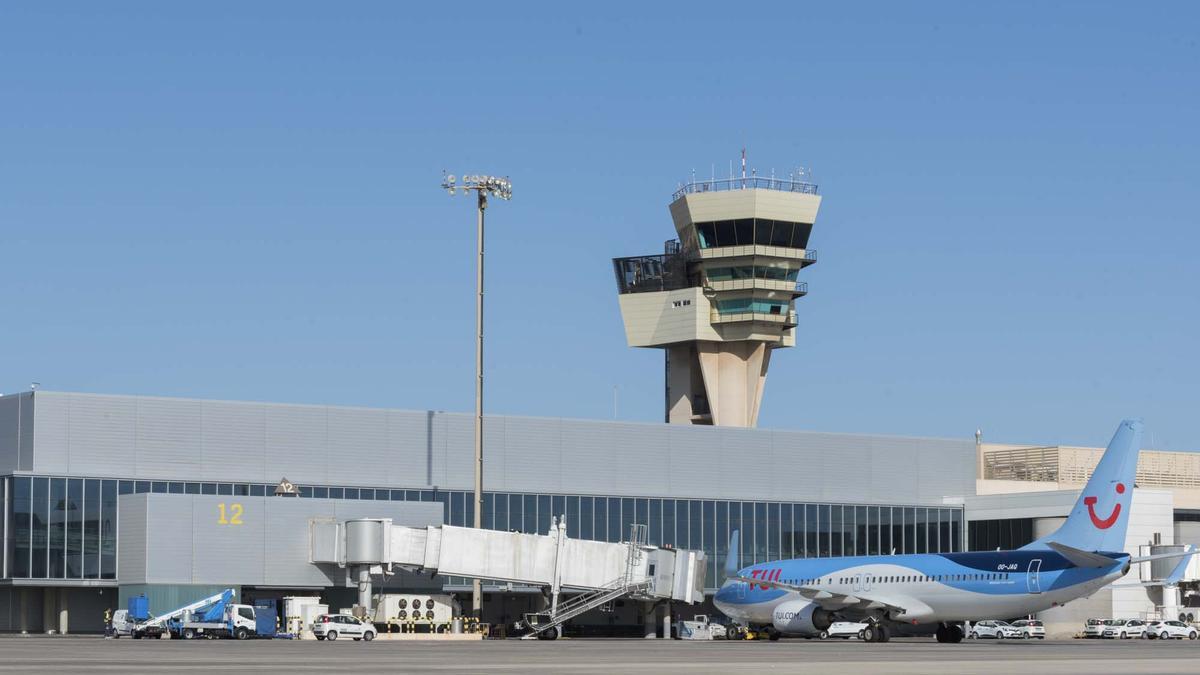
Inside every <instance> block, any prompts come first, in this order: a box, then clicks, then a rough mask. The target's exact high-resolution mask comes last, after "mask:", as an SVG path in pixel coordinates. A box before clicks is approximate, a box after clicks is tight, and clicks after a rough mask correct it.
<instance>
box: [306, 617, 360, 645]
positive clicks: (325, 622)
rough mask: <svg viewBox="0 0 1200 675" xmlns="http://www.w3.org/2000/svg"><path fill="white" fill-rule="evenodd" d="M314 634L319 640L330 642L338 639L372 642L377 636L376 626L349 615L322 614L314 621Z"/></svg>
mask: <svg viewBox="0 0 1200 675" xmlns="http://www.w3.org/2000/svg"><path fill="white" fill-rule="evenodd" d="M312 632H313V635H314V636H316V638H317V639H318V640H329V641H330V642H333V641H334V640H337V639H338V638H351V639H353V640H365V641H367V642H370V641H371V640H374V639H375V635H376V629H375V625H374V624H371V623H367V622H366V621H363V620H362V619H359V618H358V617H355V616H351V615H349V614H322V615H321V616H318V617H317V618H316V620H315V621H313V625H312Z"/></svg>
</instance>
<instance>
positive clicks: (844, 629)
mask: <svg viewBox="0 0 1200 675" xmlns="http://www.w3.org/2000/svg"><path fill="white" fill-rule="evenodd" d="M866 627H867V624H865V623H859V622H857V621H834V622H833V623H832V624H830V625H829V628H826V629H825V630H823V631H821V632H819V633H817V639H818V640H828V639H829V638H841V639H843V640H849V639H850V638H852V637H856V638H858V639H860V640H861V639H862V630H863V629H864V628H866Z"/></svg>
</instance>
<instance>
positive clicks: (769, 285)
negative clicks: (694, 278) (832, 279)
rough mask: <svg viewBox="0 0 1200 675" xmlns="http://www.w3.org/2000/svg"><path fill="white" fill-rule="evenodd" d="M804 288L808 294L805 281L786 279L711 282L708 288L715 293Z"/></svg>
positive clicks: (797, 289)
mask: <svg viewBox="0 0 1200 675" xmlns="http://www.w3.org/2000/svg"><path fill="white" fill-rule="evenodd" d="M801 287H804V291H805V292H807V286H806V285H805V283H804V282H803V281H800V282H796V281H788V280H786V279H763V278H753V279H718V280H710V281H709V282H708V284H707V288H711V289H712V290H714V291H717V292H721V291H753V290H763V291H799V290H801Z"/></svg>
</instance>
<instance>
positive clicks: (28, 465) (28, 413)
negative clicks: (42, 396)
mask: <svg viewBox="0 0 1200 675" xmlns="http://www.w3.org/2000/svg"><path fill="white" fill-rule="evenodd" d="M17 399H18V400H19V401H20V408H21V419H20V422H21V429H20V436H19V438H18V450H20V453H19V454H18V457H17V468H18V469H20V470H21V471H31V470H32V467H33V444H34V439H35V438H36V437H35V436H34V433H33V430H34V429H35V428H37V421H36V419H35V417H34V416H35V415H36V411H37V409H38V406H37V403H36V402H35V399H34V397H33V395H32V394H26V395H23V396H18V397H17Z"/></svg>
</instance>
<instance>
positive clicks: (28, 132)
mask: <svg viewBox="0 0 1200 675" xmlns="http://www.w3.org/2000/svg"><path fill="white" fill-rule="evenodd" d="M754 8H755V9H754V11H745V10H737V9H736V7H735V5H732V4H729V3H720V4H712V5H706V4H704V3H687V4H685V5H680V4H678V3H674V4H671V3H661V4H660V3H635V4H622V3H603V4H599V5H598V4H594V3H593V4H589V5H581V6H579V8H574V7H571V6H569V3H549V4H544V5H540V6H535V5H527V4H520V3H511V4H506V5H497V4H495V3H491V4H481V5H472V4H470V3H456V4H454V5H452V6H436V7H435V3H383V2H380V3H369V2H360V3H343V4H335V3H324V4H317V3H298V2H287V3H282V2H281V3H268V2H259V3H234V2H215V3H192V4H190V5H187V4H184V3H157V2H144V3H131V2H111V3H84V2H80V3H57V2H54V3H24V4H23V5H18V4H16V3H6V4H4V5H3V7H0V58H2V62H3V67H2V68H0V235H2V237H0V272H2V274H3V276H2V278H3V285H2V286H0V288H2V290H0V317H3V318H0V390H4V391H10V392H11V391H17V390H21V389H24V388H26V387H27V386H28V383H29V382H30V381H35V380H36V381H39V382H41V383H42V386H43V387H45V388H49V389H56V390H78V391H98V392H114V393H137V394H157V395H171V396H177V395H178V396H195V397H214V398H235V399H250V400H272V401H294V402H315V403H337V404H350V405H368V406H394V407H401V408H416V409H425V408H432V409H440V410H460V411H466V410H469V409H470V407H471V405H472V375H473V368H474V363H473V352H472V348H473V322H474V315H473V290H474V267H473V259H472V254H473V250H474V227H473V212H472V208H471V205H470V203H469V201H468V200H466V199H463V198H461V197H458V198H451V197H449V196H447V195H446V194H445V193H443V192H442V191H441V190H439V189H438V183H439V181H440V177H441V172H442V169H443V168H445V169H448V170H450V171H451V172H454V173H459V174H461V173H473V172H481V173H482V172H494V173H507V174H509V175H510V176H511V177H512V180H513V183H514V185H515V198H514V199H513V201H512V202H509V203H500V204H496V205H495V206H494V207H493V208H492V209H491V210H490V212H489V214H490V220H489V242H488V244H489V245H488V255H489V258H488V270H487V271H488V285H489V294H488V334H487V338H488V365H487V372H486V375H487V384H488V393H487V405H488V408H489V410H491V411H494V412H497V413H509V414H519V415H542V416H571V417H585V418H610V417H612V416H613V388H614V386H615V387H616V388H617V391H618V396H617V406H616V408H617V409H616V415H617V417H619V418H620V419H626V420H643V421H657V420H660V419H661V417H662V356H661V353H660V352H658V351H657V350H634V349H629V348H627V347H626V346H625V343H624V334H623V330H622V325H621V319H620V313H619V311H618V307H617V302H616V296H615V286H614V282H613V275H612V271H611V264H610V259H611V258H612V257H616V256H623V255H635V254H642V253H652V252H656V251H658V250H660V248H661V245H662V241H663V240H665V239H667V238H668V237H669V236H671V235H673V229H672V227H671V222H670V218H669V216H668V212H667V203H668V201H669V199H670V195H671V192H672V191H673V190H674V188H675V186H676V184H677V182H678V181H679V180H681V179H684V178H686V177H687V176H688V175H689V174H690V172H691V171H692V170H693V169H695V170H696V171H697V173H698V174H700V175H706V174H707V173H709V171H710V170H711V169H710V167H711V166H712V165H713V164H716V165H717V167H718V173H721V172H722V170H721V167H727V166H728V161H729V160H731V159H734V158H735V157H736V156H737V154H738V152H739V151H740V149H741V147H742V146H743V145H744V146H746V147H747V148H748V152H749V158H750V163H751V164H752V165H753V166H756V167H758V169H759V170H760V172H769V171H770V170H771V169H775V170H777V171H779V172H781V173H782V172H785V171H786V170H787V168H789V167H792V166H796V165H805V166H809V167H812V168H813V170H814V173H815V178H816V181H817V182H818V183H820V185H821V190H822V193H823V195H824V200H825V201H824V204H823V207H822V212H821V215H820V218H819V219H818V222H817V225H816V227H815V228H814V231H813V235H812V240H811V245H812V246H813V248H815V249H817V250H818V251H819V252H820V262H819V263H818V264H817V265H815V266H813V267H811V268H809V269H807V270H806V271H805V272H804V277H805V280H807V281H808V282H809V291H810V293H809V295H808V297H806V298H803V299H801V300H800V301H799V302H798V310H799V313H800V316H801V324H800V326H799V328H798V334H797V347H796V348H795V349H790V350H786V351H783V352H780V353H778V354H776V356H775V358H774V359H773V360H772V364H771V372H770V376H769V378H768V382H767V392H766V397H765V400H764V403H763V408H762V415H761V419H760V426H764V427H773V428H794V429H818V430H830V431H861V432H873V433H896V434H920V435H937V436H959V437H970V436H971V435H972V434H973V433H974V431H975V429H976V427H981V428H982V429H983V430H984V434H985V437H986V438H987V439H989V440H996V441H1012V442H1030V443H1047V444H1049V443H1077V444H1103V443H1104V442H1106V441H1107V438H1108V436H1109V435H1110V434H1111V433H1112V430H1113V429H1114V428H1115V425H1116V422H1117V420H1118V419H1119V418H1120V417H1122V416H1128V415H1141V416H1144V417H1145V418H1146V421H1147V426H1148V430H1149V432H1150V438H1149V440H1150V444H1151V445H1153V446H1157V447H1162V448H1167V449H1200V430H1198V429H1197V428H1196V426H1195V425H1194V424H1193V421H1194V419H1195V414H1196V410H1197V408H1198V407H1200V406H1198V404H1200V394H1198V393H1197V392H1198V387H1197V380H1198V379H1200V378H1198V376H1200V358H1197V353H1196V335H1197V332H1198V328H1200V272H1198V271H1197V265H1196V262H1195V259H1194V258H1195V252H1196V251H1197V250H1200V233H1198V228H1197V224H1198V223H1197V215H1196V213H1197V209H1196V195H1197V187H1196V186H1197V181H1198V178H1200V175H1198V174H1200V171H1198V166H1197V157H1200V132H1198V131H1197V124H1196V120H1197V119H1200V81H1198V80H1200V45H1198V43H1197V40H1198V38H1197V30H1196V29H1197V23H1198V19H1200V9H1198V8H1197V6H1196V5H1195V4H1192V3H1155V4H1152V5H1145V6H1138V7H1136V8H1135V7H1133V6H1131V5H1129V4H1128V3H1093V2H1087V3H1067V2H1064V3H1003V4H994V5H989V4H985V3H957V2H954V3H949V2H948V3H916V4H913V5H901V4H899V3H794V2H792V3H779V4H776V5H773V4H771V3H764V4H758V5H755V6H754ZM725 171H727V168H726V169H725Z"/></svg>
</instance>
